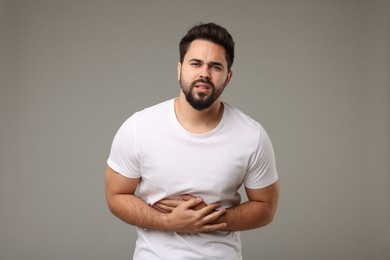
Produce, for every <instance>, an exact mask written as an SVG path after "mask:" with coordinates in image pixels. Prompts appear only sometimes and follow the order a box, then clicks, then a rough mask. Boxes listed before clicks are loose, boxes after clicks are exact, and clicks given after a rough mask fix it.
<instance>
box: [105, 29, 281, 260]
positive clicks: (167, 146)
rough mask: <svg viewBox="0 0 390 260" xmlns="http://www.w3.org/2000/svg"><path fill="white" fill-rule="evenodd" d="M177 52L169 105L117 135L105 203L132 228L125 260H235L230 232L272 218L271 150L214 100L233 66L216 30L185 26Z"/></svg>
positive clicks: (224, 38)
mask: <svg viewBox="0 0 390 260" xmlns="http://www.w3.org/2000/svg"><path fill="white" fill-rule="evenodd" d="M179 47H180V62H179V63H178V65H177V72H178V80H179V82H180V85H181V91H180V94H179V97H177V98H175V99H172V100H168V101H165V102H163V103H160V104H158V105H155V106H152V107H149V108H146V109H144V110H142V111H139V112H137V113H135V114H133V115H132V116H131V117H130V118H129V119H128V120H126V122H125V123H124V124H123V125H122V126H121V127H120V129H119V130H118V132H117V134H116V136H115V138H114V141H113V144H112V147H111V152H110V155H109V158H108V161H107V163H108V167H107V170H106V198H107V202H108V205H109V208H110V210H111V211H112V213H113V214H114V215H116V216H117V217H119V218H120V219H122V220H123V221H125V222H127V223H129V224H131V225H135V226H136V227H137V233H138V240H137V243H136V248H135V253H134V259H148V260H151V259H169V260H173V259H242V256H241V241H240V235H239V231H241V230H248V229H254V228H258V227H262V226H265V225H267V224H269V223H270V222H271V221H272V219H273V216H274V214H275V212H276V209H277V205H278V196H279V181H278V175H277V172H276V166H275V158H274V151H273V148H272V144H271V142H270V139H269V137H268V135H267V134H266V132H265V131H264V129H263V128H262V127H261V125H260V124H259V123H258V122H256V121H254V120H253V119H251V118H250V117H248V116H247V115H245V114H243V113H242V112H241V111H239V110H238V109H236V108H235V107H233V106H231V105H229V104H227V103H224V102H222V101H221V96H220V95H221V94H222V92H223V90H224V88H225V87H226V86H227V85H228V83H229V81H230V79H231V77H232V70H231V66H232V64H233V59H234V41H233V39H232V37H231V35H230V34H229V33H228V32H227V31H226V29H225V28H223V27H221V26H219V25H216V24H214V23H208V24H200V25H197V26H194V27H193V28H191V29H190V30H189V31H188V32H187V34H186V35H185V36H184V37H183V38H182V40H181V41H180V46H179ZM242 184H244V185H245V191H246V194H247V197H248V201H246V202H244V203H241V199H240V194H239V192H238V190H239V188H240V186H241V185H242ZM137 187H138V188H139V192H138V193H137V194H135V191H136V189H137Z"/></svg>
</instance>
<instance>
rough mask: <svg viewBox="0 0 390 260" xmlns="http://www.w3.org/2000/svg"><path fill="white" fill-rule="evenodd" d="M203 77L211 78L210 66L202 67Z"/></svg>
mask: <svg viewBox="0 0 390 260" xmlns="http://www.w3.org/2000/svg"><path fill="white" fill-rule="evenodd" d="M199 76H200V77H201V78H204V79H210V69H209V67H208V66H206V65H204V66H202V68H201V71H200V75H199Z"/></svg>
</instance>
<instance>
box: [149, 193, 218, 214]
mask: <svg viewBox="0 0 390 260" xmlns="http://www.w3.org/2000/svg"><path fill="white" fill-rule="evenodd" d="M194 198H196V197H194V196H191V195H187V194H184V195H180V200H179V199H162V200H160V201H157V202H156V203H154V204H153V208H155V209H157V210H158V211H160V212H162V213H171V212H172V211H173V210H174V209H175V208H177V207H178V206H180V205H181V204H183V203H184V202H185V201H189V200H190V199H194ZM218 205H219V204H218ZM206 206H207V204H206V203H204V201H203V200H202V201H201V202H200V203H199V204H198V205H195V206H194V207H192V209H193V210H200V209H202V208H204V207H206Z"/></svg>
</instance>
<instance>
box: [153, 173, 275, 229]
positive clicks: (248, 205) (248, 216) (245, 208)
mask: <svg viewBox="0 0 390 260" xmlns="http://www.w3.org/2000/svg"><path fill="white" fill-rule="evenodd" d="M245 191H246V194H247V197H248V201H247V202H244V203H242V204H240V205H238V206H235V207H232V208H229V209H226V214H224V215H222V216H221V217H220V218H218V219H217V220H216V221H215V222H214V223H221V222H226V223H227V226H226V227H225V228H222V229H221V230H226V231H242V230H248V229H254V228H259V227H262V226H266V225H268V224H269V223H271V222H272V220H273V217H274V215H275V213H276V209H277V206H278V200H279V181H277V182H275V183H274V184H272V185H270V186H268V187H265V188H263V189H248V188H246V189H245ZM190 199H193V197H192V196H191V195H183V196H182V201H180V200H169V199H164V200H161V201H159V202H157V203H156V204H155V206H154V207H155V208H156V209H158V210H159V211H160V212H165V213H169V212H171V211H172V210H174V209H175V208H176V207H178V206H180V205H181V204H182V203H184V201H188V200H190ZM203 207H206V204H205V203H204V202H202V203H200V204H198V205H196V206H194V207H193V209H194V210H199V209H201V208H203Z"/></svg>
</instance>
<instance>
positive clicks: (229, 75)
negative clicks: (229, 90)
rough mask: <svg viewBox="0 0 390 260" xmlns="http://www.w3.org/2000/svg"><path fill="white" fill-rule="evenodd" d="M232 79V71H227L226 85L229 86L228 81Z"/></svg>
mask: <svg viewBox="0 0 390 260" xmlns="http://www.w3.org/2000/svg"><path fill="white" fill-rule="evenodd" d="M232 77H233V71H232V70H229V72H228V75H227V79H226V85H227V84H229V82H230V79H231V78H232Z"/></svg>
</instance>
